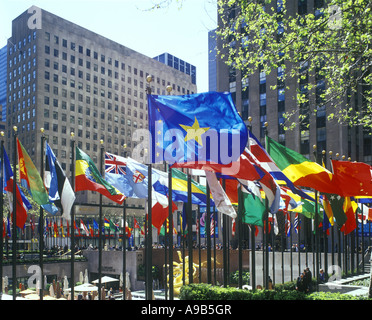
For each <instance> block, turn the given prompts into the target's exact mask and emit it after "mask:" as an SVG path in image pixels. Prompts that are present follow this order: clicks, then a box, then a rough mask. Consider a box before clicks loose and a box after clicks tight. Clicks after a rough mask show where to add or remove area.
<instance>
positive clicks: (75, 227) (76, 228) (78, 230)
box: [74, 220, 81, 236]
mask: <svg viewBox="0 0 372 320" xmlns="http://www.w3.org/2000/svg"><path fill="white" fill-rule="evenodd" d="M74 229H75V230H77V232H78V235H79V236H81V233H80V229H79V228H78V227H77V226H76V221H75V220H74Z"/></svg>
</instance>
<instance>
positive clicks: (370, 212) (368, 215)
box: [358, 203, 372, 222]
mask: <svg viewBox="0 0 372 320" xmlns="http://www.w3.org/2000/svg"><path fill="white" fill-rule="evenodd" d="M358 207H359V209H360V213H361V215H362V217H363V222H366V220H369V221H371V220H372V208H369V207H367V206H366V205H365V204H364V203H358Z"/></svg>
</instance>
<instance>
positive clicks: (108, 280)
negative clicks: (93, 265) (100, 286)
mask: <svg viewBox="0 0 372 320" xmlns="http://www.w3.org/2000/svg"><path fill="white" fill-rule="evenodd" d="M115 281H119V279H116V278H111V277H108V276H103V277H102V278H101V283H107V282H115ZM92 283H99V279H96V280H94V281H92Z"/></svg>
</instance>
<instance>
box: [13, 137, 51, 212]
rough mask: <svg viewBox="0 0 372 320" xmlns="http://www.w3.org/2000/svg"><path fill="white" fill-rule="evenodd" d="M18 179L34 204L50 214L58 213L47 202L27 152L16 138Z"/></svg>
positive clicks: (44, 191) (38, 176) (38, 175)
mask: <svg viewBox="0 0 372 320" xmlns="http://www.w3.org/2000/svg"><path fill="white" fill-rule="evenodd" d="M17 148H18V165H19V178H20V181H21V186H23V187H24V188H26V189H27V191H28V192H29V193H30V195H31V197H32V198H33V199H34V200H35V202H36V203H37V204H39V205H41V206H42V207H43V208H44V209H45V210H46V211H48V212H50V213H51V214H56V213H57V212H58V209H57V207H56V206H55V205H54V204H52V203H51V202H50V201H49V196H48V192H47V190H46V189H45V186H44V183H43V180H42V178H41V177H40V174H39V172H38V171H37V169H36V167H35V165H34V163H33V162H32V160H31V158H30V156H29V155H28V153H27V151H26V150H25V148H24V147H23V145H22V144H21V142H20V141H19V139H18V138H17Z"/></svg>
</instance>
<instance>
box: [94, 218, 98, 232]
mask: <svg viewBox="0 0 372 320" xmlns="http://www.w3.org/2000/svg"><path fill="white" fill-rule="evenodd" d="M93 229H94V230H98V229H99V226H98V223H97V221H96V220H95V219H93Z"/></svg>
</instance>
